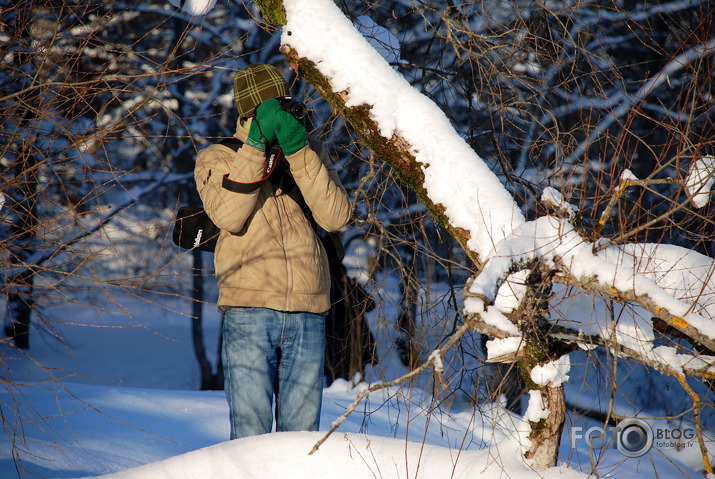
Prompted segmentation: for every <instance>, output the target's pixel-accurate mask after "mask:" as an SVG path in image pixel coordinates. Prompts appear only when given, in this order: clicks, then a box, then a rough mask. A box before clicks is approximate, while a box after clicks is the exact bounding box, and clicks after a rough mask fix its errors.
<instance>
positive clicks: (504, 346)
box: [487, 336, 524, 360]
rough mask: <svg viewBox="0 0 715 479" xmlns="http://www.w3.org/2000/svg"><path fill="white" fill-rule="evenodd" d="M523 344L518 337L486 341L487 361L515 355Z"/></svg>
mask: <svg viewBox="0 0 715 479" xmlns="http://www.w3.org/2000/svg"><path fill="white" fill-rule="evenodd" d="M523 342H524V340H523V339H522V338H521V337H520V336H510V337H508V338H495V339H490V340H489V341H487V359H488V360H489V359H495V358H498V357H501V356H506V355H512V354H513V355H516V353H517V352H518V351H519V348H521V346H522V344H523Z"/></svg>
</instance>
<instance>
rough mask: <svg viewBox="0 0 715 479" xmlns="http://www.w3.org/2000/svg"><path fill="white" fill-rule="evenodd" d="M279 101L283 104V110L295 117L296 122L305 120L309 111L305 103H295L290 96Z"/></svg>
mask: <svg viewBox="0 0 715 479" xmlns="http://www.w3.org/2000/svg"><path fill="white" fill-rule="evenodd" d="M278 101H279V102H280V104H281V108H283V109H284V110H285V111H287V112H288V113H290V114H291V115H293V116H294V117H295V119H296V120H302V119H303V118H305V114H306V111H307V110H306V108H305V104H304V103H301V102H299V101H295V100H293V99H292V98H291V97H289V96H284V97H281V98H278Z"/></svg>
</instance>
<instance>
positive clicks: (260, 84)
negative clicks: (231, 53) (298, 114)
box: [233, 63, 289, 118]
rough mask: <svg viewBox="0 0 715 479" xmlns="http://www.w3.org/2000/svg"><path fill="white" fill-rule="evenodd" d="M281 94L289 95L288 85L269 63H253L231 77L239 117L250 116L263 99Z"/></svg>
mask: <svg viewBox="0 0 715 479" xmlns="http://www.w3.org/2000/svg"><path fill="white" fill-rule="evenodd" d="M282 96H289V93H288V85H287V84H286V82H285V80H284V79H283V77H282V76H281V75H280V73H278V71H277V70H276V69H275V68H273V67H272V66H271V65H266V64H264V63H254V64H253V65H250V66H248V67H246V68H245V69H244V70H241V71H239V72H238V73H236V76H235V77H234V79H233V98H234V100H235V102H236V108H237V109H238V114H239V116H240V117H241V118H247V117H249V116H252V115H253V113H254V112H255V110H256V107H257V106H258V105H260V104H261V103H263V102H264V101H266V100H270V99H271V98H278V97H282Z"/></svg>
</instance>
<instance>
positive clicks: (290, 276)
mask: <svg viewBox="0 0 715 479" xmlns="http://www.w3.org/2000/svg"><path fill="white" fill-rule="evenodd" d="M276 192H277V191H276ZM275 200H276V205H277V207H278V223H279V226H280V228H281V240H282V241H281V242H282V244H283V258H284V259H285V264H286V274H287V275H288V278H286V280H287V281H286V297H285V310H286V311H291V306H292V302H291V297H292V293H293V264H292V262H291V260H290V257H289V255H288V251H287V249H286V245H287V244H288V243H287V241H286V240H287V238H286V234H285V228H284V226H283V218H284V215H285V208H284V204H283V201H281V199H280V197H279V196H278V195H276V196H275Z"/></svg>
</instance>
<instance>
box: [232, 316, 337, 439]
mask: <svg viewBox="0 0 715 479" xmlns="http://www.w3.org/2000/svg"><path fill="white" fill-rule="evenodd" d="M221 358H222V361H223V371H224V389H225V391H226V398H227V399H228V405H229V412H230V418H231V439H236V438H239V437H245V436H253V435H257V434H266V433H269V432H271V429H272V425H273V408H272V406H273V397H274V396H275V398H276V401H275V404H276V410H275V418H276V430H277V431H317V430H318V426H319V422H320V407H321V403H322V399H323V361H324V358H325V317H324V316H322V315H320V314H313V313H288V312H281V311H274V310H272V309H265V308H230V309H229V310H227V311H226V312H225V313H224V316H223V344H222V348H221Z"/></svg>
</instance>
